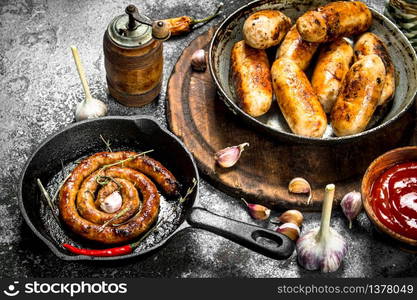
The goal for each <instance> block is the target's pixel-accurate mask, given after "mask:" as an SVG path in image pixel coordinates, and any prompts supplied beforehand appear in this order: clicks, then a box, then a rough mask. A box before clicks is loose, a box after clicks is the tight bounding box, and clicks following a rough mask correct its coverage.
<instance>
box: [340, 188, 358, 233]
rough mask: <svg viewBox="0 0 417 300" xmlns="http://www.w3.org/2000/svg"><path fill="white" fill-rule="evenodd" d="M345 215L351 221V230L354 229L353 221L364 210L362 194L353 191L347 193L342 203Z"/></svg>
mask: <svg viewBox="0 0 417 300" xmlns="http://www.w3.org/2000/svg"><path fill="white" fill-rule="evenodd" d="M340 206H341V207H342V210H343V213H344V214H345V216H346V218H347V219H348V220H349V229H351V228H352V221H353V220H354V219H355V218H356V217H357V216H358V215H359V213H360V212H361V210H362V196H361V193H359V192H356V191H353V192H350V193H347V194H346V195H345V196H344V197H343V199H342V201H341V202H340Z"/></svg>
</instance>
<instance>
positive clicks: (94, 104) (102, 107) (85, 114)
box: [71, 46, 107, 122]
mask: <svg viewBox="0 0 417 300" xmlns="http://www.w3.org/2000/svg"><path fill="white" fill-rule="evenodd" d="M71 51H72V55H73V58H74V62H75V66H76V67H77V71H78V75H79V76H80V80H81V84H82V86H83V89H84V95H85V99H84V100H83V101H81V102H80V103H78V105H77V108H76V110H75V120H76V121H77V122H78V121H82V120H86V119H93V118H98V117H103V116H105V115H106V114H107V105H106V104H104V102H102V101H100V100H97V99H94V98H93V97H92V96H91V92H90V87H89V86H88V83H87V78H86V76H85V71H84V67H83V65H82V63H81V59H80V55H79V53H78V49H77V47H75V46H71Z"/></svg>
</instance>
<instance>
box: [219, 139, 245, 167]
mask: <svg viewBox="0 0 417 300" xmlns="http://www.w3.org/2000/svg"><path fill="white" fill-rule="evenodd" d="M246 146H249V143H243V144H240V145H237V146H232V147H227V148H225V149H222V150H219V151H217V152H216V153H215V154H214V159H215V160H216V162H217V163H218V164H219V166H221V167H223V168H230V167H232V166H234V165H235V164H236V163H237V161H238V160H239V158H240V155H241V154H242V152H243V150H244V149H245V147H246Z"/></svg>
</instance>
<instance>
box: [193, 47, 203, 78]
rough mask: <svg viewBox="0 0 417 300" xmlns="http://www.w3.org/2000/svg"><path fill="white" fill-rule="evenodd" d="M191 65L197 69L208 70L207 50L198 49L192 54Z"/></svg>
mask: <svg viewBox="0 0 417 300" xmlns="http://www.w3.org/2000/svg"><path fill="white" fill-rule="evenodd" d="M191 67H192V68H193V69H194V70H196V71H201V72H203V71H205V70H206V68H207V63H206V51H204V50H203V49H198V50H196V51H195V52H194V53H193V55H192V56H191Z"/></svg>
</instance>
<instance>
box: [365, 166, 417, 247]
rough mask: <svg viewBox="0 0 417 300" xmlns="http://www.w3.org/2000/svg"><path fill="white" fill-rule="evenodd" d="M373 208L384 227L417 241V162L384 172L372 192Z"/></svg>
mask: <svg viewBox="0 0 417 300" xmlns="http://www.w3.org/2000/svg"><path fill="white" fill-rule="evenodd" d="M371 197H372V203H371V205H372V209H373V211H374V213H375V215H376V217H377V218H378V219H379V221H381V223H382V224H384V225H385V226H386V227H388V228H389V229H391V230H392V231H394V232H396V233H399V234H401V235H402V236H404V237H408V238H410V239H414V240H417V162H408V163H402V164H398V165H396V166H394V167H392V168H390V169H388V170H387V171H385V172H384V173H383V174H382V175H381V176H380V177H379V178H378V179H377V180H376V181H375V183H374V185H373V186H372V191H371Z"/></svg>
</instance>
